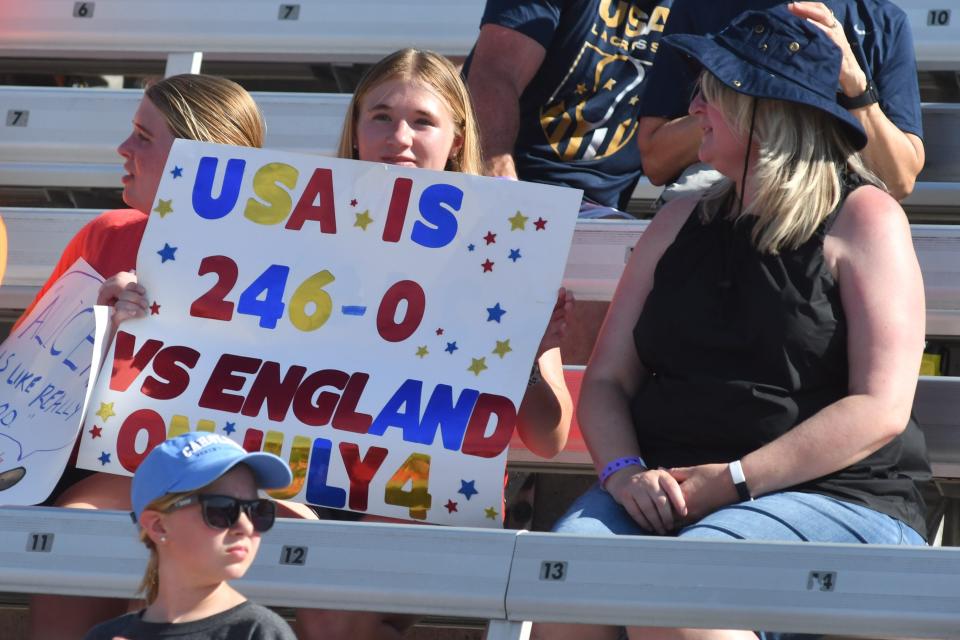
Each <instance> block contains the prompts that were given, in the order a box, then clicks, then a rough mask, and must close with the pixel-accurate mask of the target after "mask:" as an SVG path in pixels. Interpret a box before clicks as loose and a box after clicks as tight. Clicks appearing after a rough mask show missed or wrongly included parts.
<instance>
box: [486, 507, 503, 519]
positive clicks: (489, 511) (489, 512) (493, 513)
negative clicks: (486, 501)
mask: <svg viewBox="0 0 960 640" xmlns="http://www.w3.org/2000/svg"><path fill="white" fill-rule="evenodd" d="M483 515H484V517H486V518H490V519H491V520H496V519H497V516H498V515H500V512H499V511H497V510H496V509H494V508H493V507H487V508H486V509H484V510H483Z"/></svg>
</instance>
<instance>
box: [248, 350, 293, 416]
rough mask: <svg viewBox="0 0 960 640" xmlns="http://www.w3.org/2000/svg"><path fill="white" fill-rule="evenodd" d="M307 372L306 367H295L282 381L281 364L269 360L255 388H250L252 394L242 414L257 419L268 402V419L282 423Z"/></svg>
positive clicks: (260, 373) (288, 371)
mask: <svg viewBox="0 0 960 640" xmlns="http://www.w3.org/2000/svg"><path fill="white" fill-rule="evenodd" d="M306 372H307V369H306V368H305V367H300V366H293V367H290V369H288V370H287V375H285V376H283V379H281V378H280V363H278V362H271V361H269V360H268V361H266V362H264V363H263V366H262V367H261V368H260V371H259V373H257V377H256V379H255V380H254V381H253V386H252V387H250V393H249V394H248V395H247V400H246V402H244V403H243V410H242V411H240V413H242V414H243V415H245V416H252V417H256V416H258V415H260V410H261V409H262V408H263V403H264V401H266V403H267V417H268V418H269V419H270V420H273V421H274V422H282V421H283V419H284V418H285V417H287V411H288V410H289V409H290V403H291V402H293V394H295V393H296V392H297V387H299V386H300V380H302V379H303V374H305V373H306Z"/></svg>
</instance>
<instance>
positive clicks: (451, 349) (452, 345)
mask: <svg viewBox="0 0 960 640" xmlns="http://www.w3.org/2000/svg"><path fill="white" fill-rule="evenodd" d="M458 348H459V347H457V343H456V342H448V343H447V348H446V349H444V351H446V352H447V353H449V354H451V355H452V354H453V352H454V351H456V350H457V349H458Z"/></svg>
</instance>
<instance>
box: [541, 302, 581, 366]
mask: <svg viewBox="0 0 960 640" xmlns="http://www.w3.org/2000/svg"><path fill="white" fill-rule="evenodd" d="M574 302H575V300H574V297H573V294H572V293H570V292H569V291H567V290H566V289H564V288H563V287H560V291H558V292H557V302H556V304H555V305H553V314H552V315H551V316H550V322H549V323H548V324H547V330H546V331H544V332H543V338H542V339H541V340H540V346H539V347H537V358H538V359H539V358H540V356H541V355H543V354H544V353H546V352H547V351H549V350H550V349H554V348H557V347H559V346H560V340H562V339H563V336H564V334H565V333H566V331H567V318H570V317H571V316H572V314H573V304H574Z"/></svg>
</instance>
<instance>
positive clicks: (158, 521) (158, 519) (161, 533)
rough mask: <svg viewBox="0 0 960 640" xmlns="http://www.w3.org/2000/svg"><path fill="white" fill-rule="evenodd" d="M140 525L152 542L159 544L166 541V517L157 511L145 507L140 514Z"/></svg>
mask: <svg viewBox="0 0 960 640" xmlns="http://www.w3.org/2000/svg"><path fill="white" fill-rule="evenodd" d="M140 527H141V528H142V529H143V530H144V531H145V532H146V533H147V536H149V538H150V540H152V541H153V544H155V545H160V544H161V543H163V542H166V541H167V523H166V518H164V514H162V513H160V512H159V511H153V510H150V509H145V510H144V511H143V513H141V514H140Z"/></svg>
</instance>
